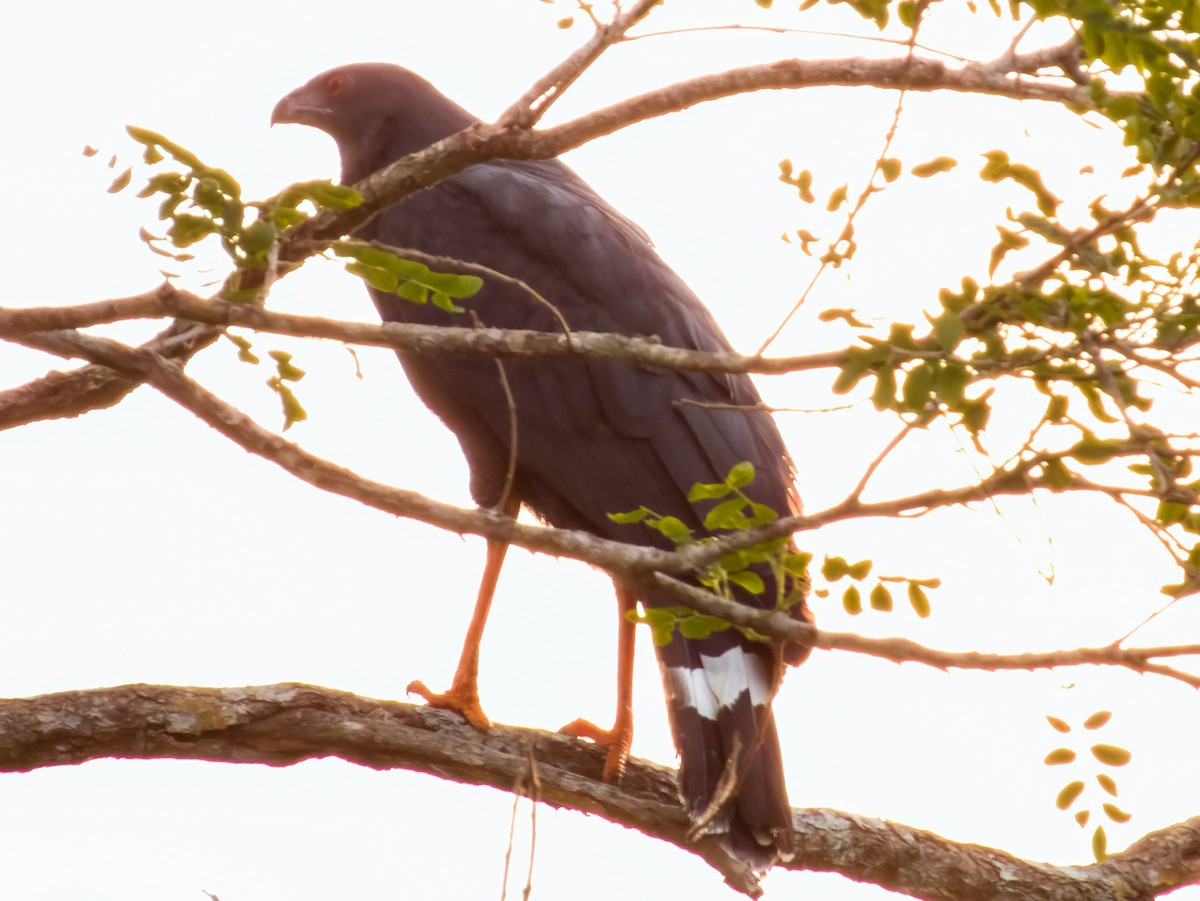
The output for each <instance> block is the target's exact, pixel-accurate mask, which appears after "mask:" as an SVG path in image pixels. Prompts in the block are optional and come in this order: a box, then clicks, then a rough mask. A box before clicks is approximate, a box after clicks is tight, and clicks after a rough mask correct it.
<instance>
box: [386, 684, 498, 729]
mask: <svg viewBox="0 0 1200 901" xmlns="http://www.w3.org/2000/svg"><path fill="white" fill-rule="evenodd" d="M407 691H408V693H409V694H410V695H420V696H421V697H422V698H424V699H425V703H426V704H428V705H429V706H430V707H436V708H438V709H439V710H453V711H455V712H456V713H458V714H459V715H460V716H462V718H463V719H465V720H466V721H467V722H468V723H470V724H471V725H472V726H474V727H475V728H476V729H478V730H479V731H480V732H487V731H488V730H489V729H491V728H492V721H491V720H489V719H488V718H487V714H486V713H484V712H483V708H482V707H480V706H479V691H478V690H477V689H476V687H475V686H474V685H459V684H458V683H455V684H454V685H451V686H450V690H449V691H447V692H446V693H445V694H436V693H434V692H432V691H430V690H429V689H428V688H426V687H425V683H424V682H420V681H417V682H409V683H408V689H407Z"/></svg>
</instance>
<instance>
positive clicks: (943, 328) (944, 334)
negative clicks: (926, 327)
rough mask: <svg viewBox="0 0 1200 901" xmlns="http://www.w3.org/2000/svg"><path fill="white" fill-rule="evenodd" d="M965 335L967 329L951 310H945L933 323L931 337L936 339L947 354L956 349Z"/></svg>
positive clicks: (960, 318) (959, 317)
mask: <svg viewBox="0 0 1200 901" xmlns="http://www.w3.org/2000/svg"><path fill="white" fill-rule="evenodd" d="M966 333H967V327H966V325H965V324H964V323H963V321H962V317H961V316H959V315H958V314H957V313H955V312H954V311H953V310H946V311H945V312H944V313H942V315H941V316H939V317H938V318H937V319H935V320H934V321H933V337H934V338H936V339H937V343H938V344H940V345H941V347H942V350H944V351H946V352H947V353H950V352H951V351H953V350H954V348H956V347H958V344H959V342H960V341H962V339H963V336H965V335H966Z"/></svg>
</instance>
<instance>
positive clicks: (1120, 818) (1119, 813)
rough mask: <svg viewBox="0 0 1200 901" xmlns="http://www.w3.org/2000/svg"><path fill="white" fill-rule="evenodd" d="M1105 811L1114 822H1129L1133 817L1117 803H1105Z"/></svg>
mask: <svg viewBox="0 0 1200 901" xmlns="http://www.w3.org/2000/svg"><path fill="white" fill-rule="evenodd" d="M1104 813H1105V815H1106V816H1107V817H1108V818H1109V819H1110V820H1112V821H1113V822H1114V823H1128V822H1129V821H1130V820H1131V819H1133V817H1132V816H1131V815H1129V814H1127V813H1126V812H1125V811H1123V810H1122V809H1121V808H1120V807H1118V806H1117V805H1116V804H1105V805H1104Z"/></svg>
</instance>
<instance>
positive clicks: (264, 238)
mask: <svg viewBox="0 0 1200 901" xmlns="http://www.w3.org/2000/svg"><path fill="white" fill-rule="evenodd" d="M275 235H276V232H275V226H274V225H272V224H271V223H270V222H268V221H267V220H265V219H259V220H258V221H257V222H252V223H251V224H250V225H249V226H247V227H246V228H245V229H243V230H242V233H241V235H240V236H239V237H238V247H240V248H241V249H242V250H243V251H244V252H246V253H247V254H249V255H251V256H253V255H254V254H256V253H261V252H262V251H264V250H267V249H268V248H269V247H270V246H271V245H272V244H274V243H275Z"/></svg>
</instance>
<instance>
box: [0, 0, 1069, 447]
mask: <svg viewBox="0 0 1200 901" xmlns="http://www.w3.org/2000/svg"><path fill="white" fill-rule="evenodd" d="M652 6H653V4H652V3H650V2H649V0H642V2H639V3H638V4H636V5H635V7H633V8H631V10H630V13H631V14H633V13H635V11H640V12H638V14H639V15H640V14H644V13H645V12H647V11H649V9H650V8H651V7H652ZM630 24H632V22H631V23H630ZM821 86H858V87H867V86H869V87H879V88H884V89H900V88H905V89H907V90H914V91H933V90H942V89H944V90H951V91H963V92H972V93H984V94H994V95H998V96H1006V97H1012V98H1014V99H1032V100H1045V101H1050V102H1057V103H1062V104H1067V105H1071V106H1073V107H1088V106H1090V105H1091V100H1090V98H1089V95H1088V92H1087V90H1086V89H1085V88H1081V87H1079V86H1077V85H1063V84H1056V83H1046V82H1045V81H1044V80H1041V79H1038V78H1037V77H1036V76H1035V77H1031V76H1029V75H1022V76H1021V77H1020V78H1017V77H1010V76H1009V75H1008V74H1006V73H1005V72H1004V71H1000V70H998V69H997V68H996V67H995V65H994V64H981V63H967V64H966V65H964V66H962V67H959V68H957V69H951V68H949V67H947V66H946V65H945V64H944V63H942V62H938V61H935V60H929V59H924V58H917V57H909V56H908V55H907V54H906V55H905V56H904V57H900V58H897V59H891V60H866V59H841V60H782V61H779V62H775V63H769V64H765V65H759V66H748V67H744V68H740V69H733V70H730V71H728V72H724V73H719V74H714V75H708V76H702V77H700V78H695V79H691V80H689V81H684V82H680V83H678V84H675V85H671V86H668V87H665V88H661V89H659V90H656V91H652V92H650V93H647V94H642V95H640V96H638V97H633V98H630V99H629V100H625V101H622V102H620V103H617V104H614V105H612V106H609V107H607V108H605V109H601V110H597V111H595V112H593V113H589V114H587V115H584V116H581V117H579V118H577V119H574V120H572V121H570V122H566V123H564V124H562V125H559V126H556V127H554V128H550V129H546V130H544V131H540V132H538V131H530V130H527V129H521V128H518V127H516V126H509V125H483V124H479V125H475V126H472V127H470V128H468V129H466V130H464V131H462V132H460V133H458V134H456V135H452V136H451V137H449V138H446V139H445V140H443V141H439V142H438V143H437V144H434V145H433V146H431V147H428V148H426V149H425V150H422V151H420V152H418V153H415V154H411V155H410V156H407V157H405V158H403V159H401V160H398V161H396V162H395V163H392V164H391V165H390V166H387V167H386V168H384V169H382V170H380V171H379V172H376V173H374V174H373V175H371V176H369V177H367V178H366V179H364V180H363V181H362V182H361V183H360V184H358V185H357V186H356V187H357V188H358V189H359V191H360V193H362V195H363V203H362V205H360V206H359V207H356V208H353V209H350V210H343V211H339V212H336V213H334V212H324V213H321V214H319V215H317V216H315V217H314V218H313V219H311V220H309V221H307V222H305V223H303V224H301V225H299V226H297V227H296V228H294V229H292V230H291V231H290V232H289V233H288V235H287V236H286V237H285V238H284V240H283V241H282V243H281V244H280V247H279V253H278V256H277V260H278V263H279V268H278V270H276V272H275V274H276V275H277V276H279V277H282V276H284V275H286V274H287V273H288V271H290V268H294V265H293V264H296V263H298V262H300V261H302V260H304V259H306V258H307V257H309V256H312V255H314V254H316V253H318V252H319V251H320V250H321V249H322V248H323V247H325V246H327V245H328V243H329V242H330V241H333V240H336V239H337V238H339V237H341V236H343V235H346V234H349V233H350V232H352V231H354V230H355V229H357V228H359V227H360V226H362V225H364V224H365V223H366V222H367V221H369V220H370V219H371V218H372V217H373V216H375V215H378V214H379V213H380V212H381V211H383V210H384V209H387V208H388V207H389V206H391V205H393V204H395V203H397V202H399V201H400V200H403V199H404V198H405V197H407V196H409V195H410V194H413V193H415V192H416V191H419V190H422V189H424V188H427V187H430V186H432V185H434V184H437V183H438V182H439V181H442V180H443V179H446V178H449V177H451V176H453V175H455V174H457V173H458V172H461V171H463V170H464V169H466V168H468V167H469V166H472V165H476V164H478V163H482V162H487V161H489V160H493V159H549V158H552V157H555V156H558V155H560V154H562V153H564V152H566V151H567V150H571V149H574V148H575V147H579V146H581V145H582V144H585V143H587V142H588V141H591V140H594V139H596V138H598V137H602V136H604V135H607V134H611V133H612V132H614V131H616V130H618V129H620V128H624V127H626V126H628V125H632V124H634V123H635V122H641V121H644V120H646V119H650V118H654V117H657V116H662V115H666V114H668V113H672V112H678V111H680V110H683V109H687V108H688V107H691V106H694V105H696V104H698V103H702V102H707V101H711V100H717V99H721V98H724V97H729V96H733V95H735V94H741V93H748V92H752V91H759V90H781V89H797V88H805V87H821ZM514 108H515V107H514ZM235 275H236V276H241V277H243V281H244V282H245V283H244V284H241V285H240V287H242V288H252V287H254V285H253V284H252V283H251V280H250V279H249V278H245V277H246V276H248V275H249V273H246V272H241V273H235ZM219 293H220V292H218V294H219ZM213 337H215V333H209V334H208V335H206V336H205V340H206V341H211V340H212V339H213ZM148 349H150V350H154V351H156V352H161V347H160V346H157V345H148ZM195 349H196V348H195V347H192V348H189V349H183V350H179V351H177V353H176V354H175V355H176V356H179V357H184V358H186V357H187V356H188V355H190V353H194V352H195ZM137 384H138V383H137V382H136V381H131V380H130V379H129V377H128V376H118V375H117V374H115V373H113V372H105V371H104V370H102V369H96V368H93V367H83V368H82V369H79V370H76V371H74V372H71V373H51V374H49V375H47V376H46V377H44V378H43V379H39V380H38V381H36V382H31V383H29V384H28V385H25V386H22V387H21V388H20V389H18V390H17V391H14V392H9V393H8V394H7V396H4V397H0V428H5V427H11V426H13V425H23V424H25V423H28V422H33V421H36V420H39V419H53V418H61V417H67V416H78V415H80V414H82V413H85V412H87V411H88V410H91V409H99V408H102V407H107V406H112V405H113V404H115V403H117V402H118V401H119V400H120V399H121V398H122V397H124V396H125V394H127V393H128V392H129V391H131V390H132V389H133V388H135V387H136V386H137Z"/></svg>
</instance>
